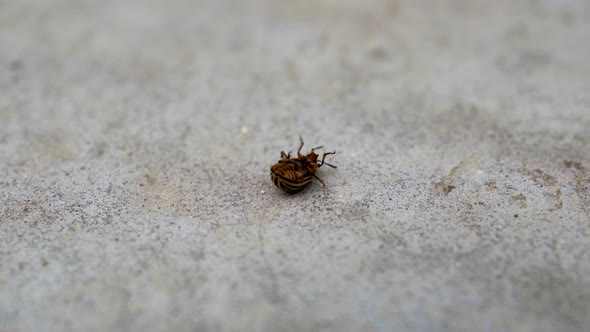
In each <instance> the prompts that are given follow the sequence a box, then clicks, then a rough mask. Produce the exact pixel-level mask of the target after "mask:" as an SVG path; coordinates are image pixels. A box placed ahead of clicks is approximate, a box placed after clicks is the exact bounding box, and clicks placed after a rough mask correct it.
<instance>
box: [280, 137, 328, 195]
mask: <svg viewBox="0 0 590 332" xmlns="http://www.w3.org/2000/svg"><path fill="white" fill-rule="evenodd" d="M299 141H300V142H301V145H299V150H297V158H291V152H289V153H288V154H287V153H285V152H284V151H281V160H279V162H278V163H276V164H274V165H273V166H272V167H271V168H270V178H271V179H272V182H273V183H274V184H275V186H277V187H278V188H279V189H281V190H283V191H285V192H287V193H289V194H295V193H298V192H300V191H301V190H303V188H305V187H306V186H307V185H308V184H310V183H311V180H312V179H313V178H316V179H317V180H318V181H320V183H321V184H322V186H324V181H323V180H322V179H320V178H319V177H317V175H315V173H316V172H317V170H318V168H320V167H321V166H322V165H328V166H330V167H332V168H336V166H334V165H330V164H328V163H326V162H324V160H325V159H326V156H327V155H330V154H335V153H336V151H333V152H326V153H324V155H323V156H322V160H321V162H318V156H319V155H318V154H317V153H315V152H314V151H315V150H318V149H321V148H322V146H318V147H317V148H313V149H311V152H310V153H309V154H307V155H302V154H301V148H302V147H303V138H301V136H299Z"/></svg>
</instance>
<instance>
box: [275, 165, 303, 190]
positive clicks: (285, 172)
mask: <svg viewBox="0 0 590 332" xmlns="http://www.w3.org/2000/svg"><path fill="white" fill-rule="evenodd" d="M270 178H271V180H272V182H273V183H274V184H275V186H277V188H279V189H281V190H283V191H285V192H287V193H289V194H295V193H298V192H300V191H301V190H303V189H304V188H305V187H306V186H307V185H308V184H310V183H311V180H313V176H312V175H309V174H305V175H302V174H301V172H298V171H296V170H295V169H294V167H292V165H275V166H273V167H271V169H270Z"/></svg>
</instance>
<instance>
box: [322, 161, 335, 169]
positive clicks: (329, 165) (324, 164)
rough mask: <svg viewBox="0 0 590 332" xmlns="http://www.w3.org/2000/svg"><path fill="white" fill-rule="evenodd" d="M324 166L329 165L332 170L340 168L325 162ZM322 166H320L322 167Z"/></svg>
mask: <svg viewBox="0 0 590 332" xmlns="http://www.w3.org/2000/svg"><path fill="white" fill-rule="evenodd" d="M322 165H328V166H330V167H332V168H338V167H336V166H334V165H332V164H328V163H327V162H323V163H322ZM322 165H320V166H322Z"/></svg>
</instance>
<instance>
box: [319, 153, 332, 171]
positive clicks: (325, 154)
mask: <svg viewBox="0 0 590 332" xmlns="http://www.w3.org/2000/svg"><path fill="white" fill-rule="evenodd" d="M335 153H336V151H332V152H326V153H324V155H323V156H322V163H321V164H320V166H322V165H323V164H324V160H325V159H326V156H327V155H329V154H335ZM326 165H328V164H326ZM330 166H332V167H334V168H336V166H334V165H330Z"/></svg>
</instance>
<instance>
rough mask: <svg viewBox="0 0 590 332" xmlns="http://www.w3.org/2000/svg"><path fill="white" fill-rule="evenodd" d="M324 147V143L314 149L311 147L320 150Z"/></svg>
mask: <svg viewBox="0 0 590 332" xmlns="http://www.w3.org/2000/svg"><path fill="white" fill-rule="evenodd" d="M323 147H324V146H323V145H320V146H318V147H317V148H313V149H311V151H313V150H319V149H321V148H323Z"/></svg>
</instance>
